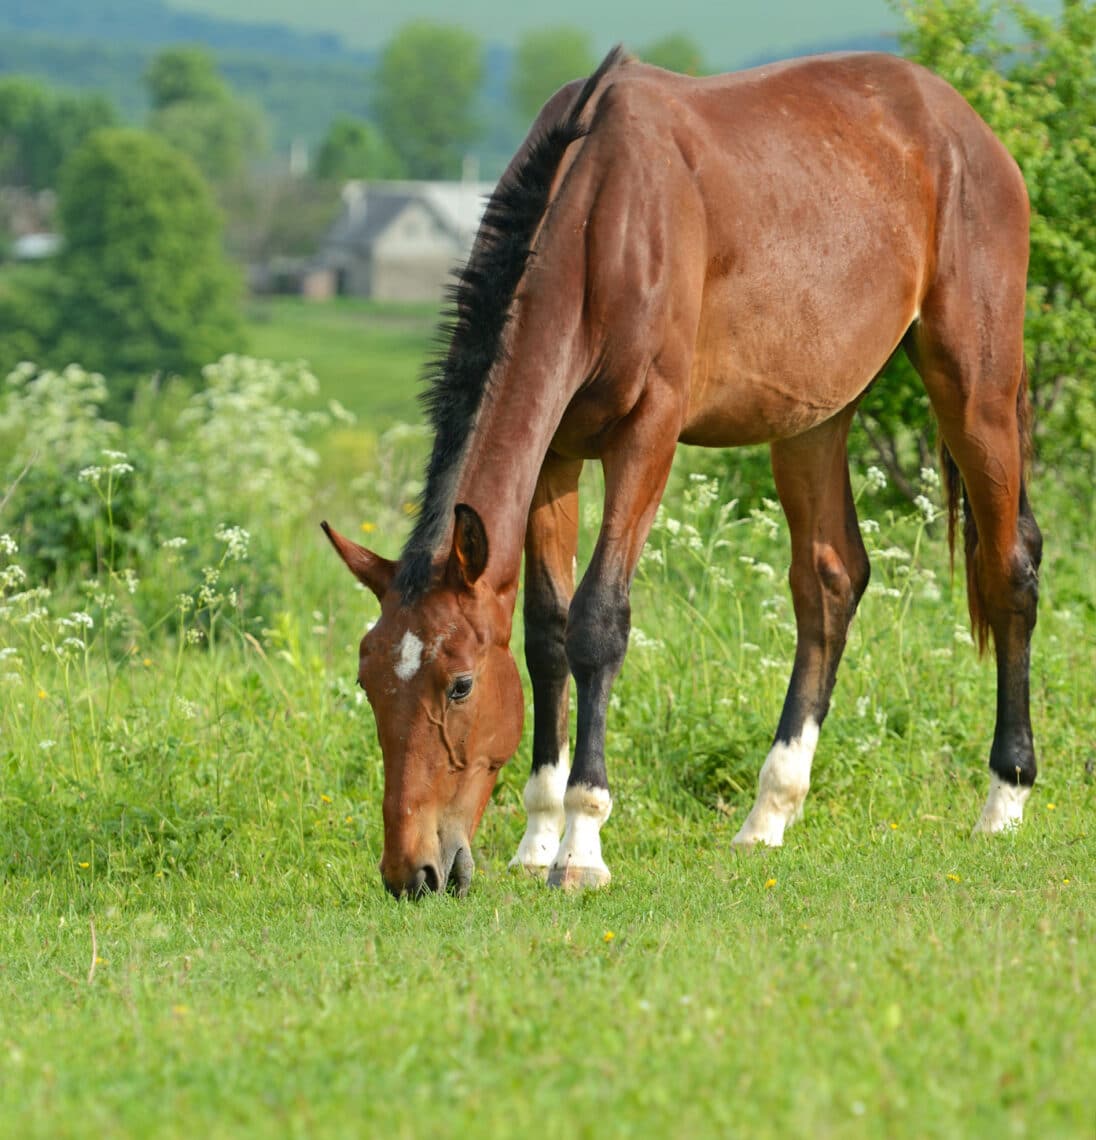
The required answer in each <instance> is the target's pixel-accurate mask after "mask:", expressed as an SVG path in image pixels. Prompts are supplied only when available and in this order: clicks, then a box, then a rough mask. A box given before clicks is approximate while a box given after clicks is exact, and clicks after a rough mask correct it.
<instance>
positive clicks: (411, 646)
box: [396, 630, 422, 681]
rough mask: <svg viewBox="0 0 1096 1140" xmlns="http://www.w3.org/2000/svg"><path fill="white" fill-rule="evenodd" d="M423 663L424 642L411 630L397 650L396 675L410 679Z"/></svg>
mask: <svg viewBox="0 0 1096 1140" xmlns="http://www.w3.org/2000/svg"><path fill="white" fill-rule="evenodd" d="M421 665H422V642H421V641H420V640H419V638H417V637H416V636H415V635H414V634H413V633H412V632H411V631H410V630H408V631H407V632H406V633H405V634H404V635H403V640H402V641H401V642H400V644H399V648H398V649H397V650H396V676H397V677H399V679H400V680H401V681H410V680H411V678H412V677H414V675H415V674H416V673H417V672H418V671H419V668H420V666H421Z"/></svg>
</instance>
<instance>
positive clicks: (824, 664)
mask: <svg viewBox="0 0 1096 1140" xmlns="http://www.w3.org/2000/svg"><path fill="white" fill-rule="evenodd" d="M851 421H852V409H851V408H850V409H849V410H848V411H847V412H844V413H842V414H841V415H840V416H838V417H836V418H835V419H833V420H830V421H829V422H827V423H825V424H822V425H821V426H820V427H817V428H814V429H813V430H811V431H809V432H807V433H805V434H804V435H801V436H798V437H796V438H795V439H790V440H783V441H780V442H777V443H774V444H773V445H772V448H771V453H772V466H773V476H774V478H775V480H776V489H777V493H778V494H779V496H780V501H781V504H782V505H783V507H784V513H785V515H786V516H787V519H788V526H789V529H790V531H791V541H792V564H791V572H790V574H789V581H790V584H791V590H792V599H793V602H794V605H795V620H796V651H795V664H794V666H793V668H792V676H791V680H790V682H789V684H788V692H787V696H786V697H785V700H784V709H783V712H782V713H781V716H780V723H779V725H778V727H777V730H776V738H775V739H774V741H773V745H772V748H771V749H770V751H769V754H768V756H767V757H766V759H765V763H764V765H763V766H762V768H761V774H760V776H759V777H758V791H757V800H756V802H755V803H754V806H753V809H752V810H751V812H750V814H749V816H748V817H747V818H746V821H745V823H744V824H743V825H742V828H741V830H740V831H739V832H738V834H737V835H736V836H735V838H734V844H735V845H736V846H738V847H750V846H753V845H755V844H764V845H766V846H769V847H779V846H780V845H781V844H782V843H783V842H784V831H785V829H786V828H787V827H789V826H790V825H791V824H793V823H795V822H796V821H797V820H798V819H799V818H800V817H801V815H802V814H803V803H804V800H805V799H806V795H807V790H808V788H809V787H810V775H811V763H812V760H813V758H814V750H815V745H816V744H817V742H818V734H819V729H820V728H821V725H822V721H823V720H824V719H825V716H826V712H827V710H828V709H829V703H830V695H831V694H832V692H833V686H834V681H835V679H836V677H837V666H838V664H839V662H840V660H841V654H842V652H843V651H844V648H845V641H846V638H847V636H848V629H849V625H850V623H851V622H852V618H853V615H854V614H855V612H856V607H857V604H858V603H859V601H860V598H861V596H862V595H863V593H864V590H865V589H866V587H867V584H868V576H869V573H870V569H869V565H868V556H867V552H866V551H865V550H864V544H863V542H862V540H861V538H860V528H859V526H858V524H857V520H856V508H855V507H854V505H853V498H852V488H851V487H850V485H849V470H848V459H847V455H846V450H845V442H846V439H847V437H848V430H849V424H850V423H851Z"/></svg>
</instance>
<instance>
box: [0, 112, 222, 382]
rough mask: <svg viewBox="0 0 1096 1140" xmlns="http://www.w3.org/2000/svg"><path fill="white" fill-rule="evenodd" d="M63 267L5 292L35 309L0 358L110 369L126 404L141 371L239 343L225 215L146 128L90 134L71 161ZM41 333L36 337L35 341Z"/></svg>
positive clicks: (188, 166)
mask: <svg viewBox="0 0 1096 1140" xmlns="http://www.w3.org/2000/svg"><path fill="white" fill-rule="evenodd" d="M59 213H60V217H61V228H62V232H63V234H64V239H65V244H64V247H63V251H62V254H61V256H60V257H59V259H58V262H57V267H56V271H52V270H45V271H41V270H40V271H37V272H36V273H35V274H34V275H33V277H29V276H28V278H27V279H25V280H24V281H23V282H22V284H21V287H15V288H9V290H8V292H7V294H6V297H4V296H0V307H3V306H6V307H7V309H8V311H9V312H10V313H13V314H15V315H16V316H17V315H18V314H19V313H20V312H23V313H25V314H26V313H38V314H40V315H41V317H42V320H41V322H40V323H39V326H38V327H37V328H36V329H35V328H34V327H33V326H32V327H31V329H30V330H29V331H28V329H27V327H26V326H25V325H24V326H23V327H22V340H21V341H20V342H19V343H18V344H15V343H13V342H11V340H10V338H9V337H7V336H4V337H0V356H3V358H4V359H2V360H0V365H2V366H3V367H5V368H7V367H11V366H12V365H13V364H14V363H15V360H13V359H12V354H13V353H15V352H17V353H18V356H17V357H16V359H19V358H23V359H26V358H31V357H33V358H36V359H37V360H38V362H39V363H42V364H46V365H56V366H63V365H65V364H67V363H69V362H70V361H73V360H76V361H79V362H81V363H82V364H83V365H85V366H86V367H87V368H89V369H91V370H94V371H97V372H102V373H104V374H105V375H107V376H109V377H110V378H111V393H112V397H113V398H114V401H115V404H116V405H117V404H120V403H121V402H122V401H123V400H124V399H125V398H126V397H127V396H128V394H129V392H130V391H132V388H133V386H134V384H135V382H136V379H137V378H138V377H140V376H147V375H151V374H153V373H181V374H187V375H196V374H197V372H198V370H199V369H200V368H201V366H202V365H204V364H207V363H208V362H209V361H211V360H215V359H216V358H217V357H218V356H220V355H221V354H222V353H223V352H226V351H228V350H230V349H235V348H237V347H239V341H240V336H241V324H240V317H239V311H238V291H239V283H238V280H237V276H236V274H235V272H234V271H233V270H232V268H231V267H230V266H229V265H228V263H227V261H226V260H225V257H224V254H223V253H222V250H221V219H220V216H219V214H218V212H217V210H216V208H215V207H214V205H213V202H212V200H211V197H210V192H209V190H208V188H207V185H206V183H205V181H204V180H203V179H202V177H201V175H200V174H199V173H198V171H197V170H196V169H195V167H194V166H193V164H192V163H191V162H190V161H189V160H188V159H187V158H185V157H184V156H183V155H181V154H180V153H179V152H178V151H176V150H175V149H174V148H173V147H171V146H169V145H168V144H167V143H165V142H164V141H163V140H161V139H158V138H156V137H155V136H153V135H150V134H148V133H147V132H145V131H139V130H133V129H122V128H111V129H107V130H102V131H97V132H96V133H95V134H93V135H92V136H90V138H88V139H87V141H86V142H85V143H84V144H83V145H82V146H81V147H80V148H79V150H78V151H77V152H76V153H75V154H74V155H73V156H72V157H71V159H70V160H69V161H68V162H67V163H66V165H65V168H64V171H63V175H62V180H61V190H60V201H59ZM30 332H33V333H34V339H35V340H36V341H37V343H36V344H34V343H29V342H28V336H29V335H30Z"/></svg>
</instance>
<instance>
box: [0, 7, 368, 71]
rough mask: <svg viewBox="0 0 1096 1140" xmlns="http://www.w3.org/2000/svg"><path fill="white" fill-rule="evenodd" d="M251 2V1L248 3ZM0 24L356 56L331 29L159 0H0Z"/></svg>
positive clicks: (40, 31) (275, 52)
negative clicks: (225, 15) (231, 16)
mask: <svg viewBox="0 0 1096 1140" xmlns="http://www.w3.org/2000/svg"><path fill="white" fill-rule="evenodd" d="M252 7H254V6H252ZM0 28H3V29H7V30H9V31H11V32H16V33H33V34H35V35H37V36H45V37H59V38H62V39H65V40H68V41H84V42H91V43H106V44H115V45H121V44H130V45H144V46H151V47H160V46H162V45H163V44H169V43H202V44H207V45H208V46H209V47H211V48H214V49H216V50H217V51H225V52H247V53H255V54H258V55H271V56H276V57H278V58H279V59H301V60H312V61H315V60H333V59H343V60H346V59H348V58H349V59H355V58H356V59H358V60H359V61H360V60H361V59H363V58H368V56H364V55H363V53H359V52H351V51H348V50H347V48H346V47H345V45H344V44H343V41H342V39H341V38H340V37H339V36H338V35H336V34H334V33H332V32H322V31H321V32H317V31H298V30H291V29H290V28H287V27H285V26H284V25H281V24H276V23H270V22H266V21H263V20H250V19H249V20H239V19H236V20H224V19H220V18H218V17H217V16H212V15H209V14H205V13H201V12H186V11H179V10H178V9H176V8H171V7H169V6H168V5H167V4H166V3H165V2H164V0H4V2H3V4H2V5H0Z"/></svg>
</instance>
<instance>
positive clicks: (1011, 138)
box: [861, 0, 1096, 489]
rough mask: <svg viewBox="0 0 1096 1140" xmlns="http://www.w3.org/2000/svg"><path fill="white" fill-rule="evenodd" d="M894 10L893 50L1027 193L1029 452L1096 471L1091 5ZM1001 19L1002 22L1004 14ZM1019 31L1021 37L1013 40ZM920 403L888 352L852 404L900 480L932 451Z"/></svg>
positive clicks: (947, 1)
mask: <svg viewBox="0 0 1096 1140" xmlns="http://www.w3.org/2000/svg"><path fill="white" fill-rule="evenodd" d="M902 10H903V12H904V14H905V17H906V20H907V30H906V32H905V34H904V35H903V38H902V47H903V51H904V52H905V54H906V55H907V56H909V57H910V58H912V59H915V60H917V61H918V62H920V63H923V64H924V65H925V66H927V67H929V68H931V69H932V70H933V71H934V72H936V74H938V75H940V76H941V77H943V78H944V79H946V80H948V82H949V83H951V84H952V85H953V86H954V87H955V88H956V89H957V90H958V91H959V92H960V93H961V94H962V95H964V96H965V97H966V99H967V100H968V101H969V102H970V103H971V105H972V106H973V107H974V108H975V110H977V111H978V113H979V114H980V115H981V116H982V117H983V118H984V119H985V120H986V122H987V123H988V124H989V125H990V127H992V128H993V130H994V131H995V132H996V134H997V136H998V137H999V138H1000V139H1001V141H1002V142H1003V143H1004V144H1005V146H1006V147H1008V149H1009V150H1010V152H1011V153H1012V155H1013V156H1014V157H1015V158H1016V160H1017V162H1018V163H1019V165H1020V168H1021V169H1022V170H1023V173H1024V178H1025V181H1026V182H1027V187H1028V194H1029V196H1030V198H1031V207H1032V216H1031V262H1030V267H1029V270H1028V311H1027V323H1026V339H1027V353H1028V362H1029V383H1030V388H1031V397H1032V402H1033V405H1034V408H1035V416H1036V420H1035V423H1036V440H1037V450H1038V452H1039V454H1040V455H1041V456H1042V458H1043V459H1044V460H1046V461H1047V462H1053V463H1056V464H1058V465H1060V466H1061V465H1063V464H1068V469H1070V470H1073V471H1077V470H1079V468H1078V462H1079V463H1080V469H1083V471H1084V472H1086V473H1087V475H1086V477H1087V478H1088V479H1089V481H1091V479H1092V477H1093V476H1094V475H1096V391H1094V389H1093V387H1092V384H1091V377H1092V376H1093V375H1094V374H1096V237H1094V234H1096V230H1094V228H1093V222H1092V219H1093V218H1094V217H1096V5H1094V4H1092V3H1091V2H1090V0H1065V2H1064V3H1063V6H1062V9H1061V12H1060V14H1059V16H1058V17H1057V18H1056V19H1055V18H1050V17H1045V16H1041V15H1039V14H1037V13H1035V12H1033V11H1031V10H1030V9H1028V8H1026V7H1025V6H1024V5H1023V4H1020V3H1007V4H999V3H983V2H981V0H919V2H918V3H915V4H905V5H903V6H902ZM1006 17H1008V19H1006ZM1015 31H1019V32H1020V33H1022V36H1023V38H1022V40H1021V42H1019V43H1017V36H1016V35H1015V34H1010V33H1012V32H1015ZM928 422H929V414H928V406H927V399H926V397H925V395H924V391H923V389H922V387H921V385H920V382H919V381H918V380H917V379H916V377H915V376H914V374H913V370H912V368H910V366H909V364H908V363H907V362H906V361H905V359H904V358H902V357H899V358H897V359H896V361H895V362H894V364H893V365H892V366H891V369H890V370H889V375H888V377H887V379H886V381H885V383H882V384H880V385H879V386H878V387H877V388H876V390H875V391H874V392H873V393H872V394H871V396H870V397H869V399H868V400H867V401H866V402H865V404H864V405H863V407H862V410H861V424H862V427H863V428H864V430H866V431H867V433H868V434H869V436H870V439H871V441H872V443H873V444H874V445H875V447H876V450H877V452H878V454H879V457H880V458H881V459H882V460H883V462H884V463H885V464H886V465H887V467H888V468H889V469H890V471H891V474H892V475H893V476H894V477H895V479H896V481H897V482H899V484H900V485H901V484H902V482H903V481H905V482H906V485H907V486H908V487H910V489H912V480H911V479H909V478H908V476H907V474H906V471H904V470H903V468H904V467H905V468H906V469H907V470H908V468H909V466H910V465H911V463H910V459H907V460H906V462H905V463H903V453H904V451H905V453H906V454H907V456H908V449H909V446H910V443H911V441H912V444H913V445H914V447H915V449H916V451H915V455H914V456H912V457H910V458H912V461H913V462H914V463H915V462H918V461H923V460H924V459H925V458H927V456H928V455H929V453H930V448H929V445H928V440H927V436H926V435H924V434H919V433H916V432H914V433H911V431H910V429H909V427H908V425H910V424H923V423H928Z"/></svg>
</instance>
